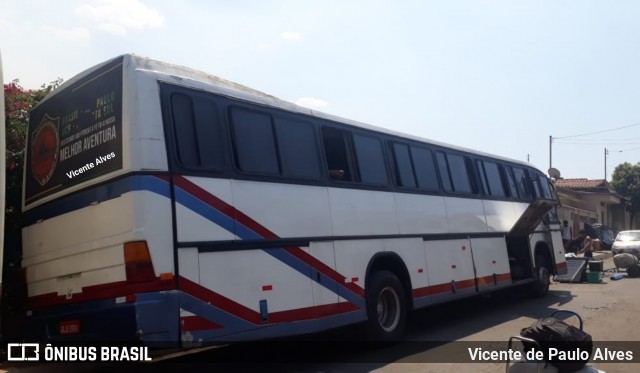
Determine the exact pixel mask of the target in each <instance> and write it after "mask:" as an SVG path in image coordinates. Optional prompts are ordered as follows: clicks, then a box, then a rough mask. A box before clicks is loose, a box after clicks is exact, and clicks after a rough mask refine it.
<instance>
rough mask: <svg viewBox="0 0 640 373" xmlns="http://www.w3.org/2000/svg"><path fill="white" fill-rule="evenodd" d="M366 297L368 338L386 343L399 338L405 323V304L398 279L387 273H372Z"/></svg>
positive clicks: (402, 289)
mask: <svg viewBox="0 0 640 373" xmlns="http://www.w3.org/2000/svg"><path fill="white" fill-rule="evenodd" d="M366 295H367V318H368V326H369V334H370V336H371V337H372V338H373V339H377V340H387V341H388V340H392V339H394V338H397V337H399V336H401V335H402V333H403V332H404V328H405V325H406V322H407V302H406V298H405V292H404V288H403V287H402V283H401V282H400V280H398V277H397V276H396V275H395V274H393V273H392V272H389V271H376V272H374V273H373V274H372V276H371V280H370V281H369V286H368V287H367V294H366Z"/></svg>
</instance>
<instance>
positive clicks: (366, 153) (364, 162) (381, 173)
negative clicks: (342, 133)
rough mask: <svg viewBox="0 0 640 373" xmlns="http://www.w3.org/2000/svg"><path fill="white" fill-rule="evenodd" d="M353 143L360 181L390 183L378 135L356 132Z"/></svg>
mask: <svg viewBox="0 0 640 373" xmlns="http://www.w3.org/2000/svg"><path fill="white" fill-rule="evenodd" d="M353 144H354V148H355V154H356V160H357V162H358V173H359V175H360V181H361V182H363V183H368V184H378V185H385V184H388V183H389V177H388V175H387V167H386V165H385V159H384V154H383V153H382V143H381V142H380V140H378V139H377V138H376V137H373V136H363V135H358V134H354V135H353Z"/></svg>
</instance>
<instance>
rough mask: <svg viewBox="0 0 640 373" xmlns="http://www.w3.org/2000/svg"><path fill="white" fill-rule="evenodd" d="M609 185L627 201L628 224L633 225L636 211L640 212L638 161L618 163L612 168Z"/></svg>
mask: <svg viewBox="0 0 640 373" xmlns="http://www.w3.org/2000/svg"><path fill="white" fill-rule="evenodd" d="M611 187H612V188H613V189H614V190H615V191H616V193H618V194H620V195H621V196H623V197H624V198H626V199H627V200H628V201H629V212H630V213H631V217H630V222H629V226H630V227H633V221H634V217H635V215H636V213H638V212H640V162H638V163H636V164H631V163H628V162H625V163H622V164H619V165H618V166H616V168H615V170H613V177H612V180H611Z"/></svg>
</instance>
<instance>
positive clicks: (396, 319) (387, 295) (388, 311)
mask: <svg viewBox="0 0 640 373" xmlns="http://www.w3.org/2000/svg"><path fill="white" fill-rule="evenodd" d="M376 312H377V315H378V324H379V325H380V327H381V328H382V330H384V331H386V332H391V331H393V330H394V329H396V328H397V326H398V324H399V323H400V298H399V297H398V294H397V293H396V292H395V290H394V289H393V288H392V287H390V286H387V287H385V288H383V289H382V290H381V291H380V293H379V294H378V302H377V304H376Z"/></svg>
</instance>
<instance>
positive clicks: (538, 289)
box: [530, 267, 551, 298]
mask: <svg viewBox="0 0 640 373" xmlns="http://www.w3.org/2000/svg"><path fill="white" fill-rule="evenodd" d="M537 275H538V278H537V279H536V281H535V282H534V283H533V284H531V288H530V290H531V295H533V296H534V297H536V298H544V297H546V296H547V294H548V293H549V285H550V284H551V275H550V274H549V270H548V269H547V268H546V267H540V268H538V273H537Z"/></svg>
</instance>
